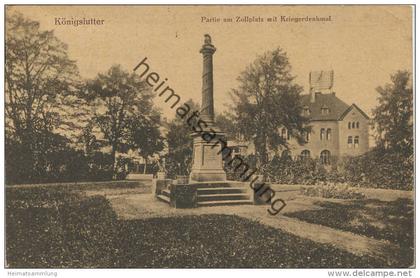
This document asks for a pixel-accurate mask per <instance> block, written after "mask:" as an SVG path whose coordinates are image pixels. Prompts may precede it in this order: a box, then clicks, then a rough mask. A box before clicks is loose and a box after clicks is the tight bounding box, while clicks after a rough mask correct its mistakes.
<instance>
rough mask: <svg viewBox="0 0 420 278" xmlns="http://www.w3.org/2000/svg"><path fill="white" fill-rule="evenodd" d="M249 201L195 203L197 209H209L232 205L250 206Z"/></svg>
mask: <svg viewBox="0 0 420 278" xmlns="http://www.w3.org/2000/svg"><path fill="white" fill-rule="evenodd" d="M252 204H253V202H252V201H251V200H223V201H205V202H197V206H199V207H205V206H206V207H209V206H232V205H252Z"/></svg>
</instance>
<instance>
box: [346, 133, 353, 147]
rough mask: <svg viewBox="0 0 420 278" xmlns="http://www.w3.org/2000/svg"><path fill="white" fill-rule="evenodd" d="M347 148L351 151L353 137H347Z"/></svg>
mask: <svg viewBox="0 0 420 278" xmlns="http://www.w3.org/2000/svg"><path fill="white" fill-rule="evenodd" d="M347 147H348V148H349V149H351V148H352V147H353V137H351V136H349V137H347Z"/></svg>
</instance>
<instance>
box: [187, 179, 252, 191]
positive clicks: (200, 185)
mask: <svg viewBox="0 0 420 278" xmlns="http://www.w3.org/2000/svg"><path fill="white" fill-rule="evenodd" d="M192 184H193V185H194V186H195V187H196V188H197V189H199V188H216V187H218V188H220V187H224V188H229V187H243V188H247V187H248V184H246V183H243V182H235V181H220V182H193V183H192Z"/></svg>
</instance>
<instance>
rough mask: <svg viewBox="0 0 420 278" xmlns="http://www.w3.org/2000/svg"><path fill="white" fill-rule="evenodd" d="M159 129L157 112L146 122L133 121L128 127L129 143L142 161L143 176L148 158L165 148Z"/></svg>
mask: <svg viewBox="0 0 420 278" xmlns="http://www.w3.org/2000/svg"><path fill="white" fill-rule="evenodd" d="M159 127H160V113H157V111H155V112H154V113H153V114H152V115H150V117H149V119H148V120H147V121H144V120H143V121H142V120H141V119H139V120H137V119H135V120H134V121H133V122H132V126H131V127H130V130H131V137H130V142H131V145H132V147H133V148H134V149H136V150H138V152H139V154H140V155H141V157H143V159H144V170H143V173H144V174H146V167H147V160H148V158H149V157H150V156H153V155H154V154H156V153H158V152H160V151H162V150H163V148H164V146H165V144H164V138H163V137H162V135H161V133H160V129H159Z"/></svg>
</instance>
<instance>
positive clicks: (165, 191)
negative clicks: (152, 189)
mask: <svg viewBox="0 0 420 278" xmlns="http://www.w3.org/2000/svg"><path fill="white" fill-rule="evenodd" d="M162 195H163V196H166V197H168V198H169V197H171V191H170V190H169V189H164V190H162Z"/></svg>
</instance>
